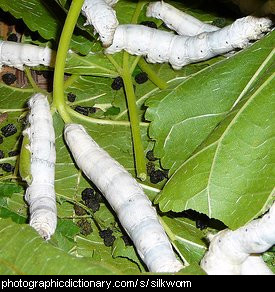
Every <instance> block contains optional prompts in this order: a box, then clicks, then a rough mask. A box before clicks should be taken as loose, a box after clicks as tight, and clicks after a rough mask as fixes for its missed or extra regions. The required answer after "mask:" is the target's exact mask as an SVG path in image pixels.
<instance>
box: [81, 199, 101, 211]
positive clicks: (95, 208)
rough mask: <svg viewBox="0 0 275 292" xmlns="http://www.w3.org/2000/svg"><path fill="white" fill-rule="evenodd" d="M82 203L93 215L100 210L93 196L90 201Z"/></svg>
mask: <svg viewBox="0 0 275 292" xmlns="http://www.w3.org/2000/svg"><path fill="white" fill-rule="evenodd" d="M84 203H85V205H86V206H87V207H88V208H90V209H91V210H92V211H93V212H94V213H95V212H96V211H98V210H99V208H100V204H99V202H98V200H97V198H96V197H95V196H93V197H92V198H91V199H88V200H86V201H85V202H84Z"/></svg>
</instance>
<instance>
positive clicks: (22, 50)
mask: <svg viewBox="0 0 275 292" xmlns="http://www.w3.org/2000/svg"><path fill="white" fill-rule="evenodd" d="M54 59H55V55H54V53H53V51H52V50H51V49H50V48H48V47H45V48H44V47H39V46H35V45H30V44H22V43H16V42H9V41H0V69H1V67H2V66H3V65H6V66H10V67H14V68H17V69H19V70H24V65H26V66H38V65H44V66H53V65H54Z"/></svg>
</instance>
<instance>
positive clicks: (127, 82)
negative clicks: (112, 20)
mask: <svg viewBox="0 0 275 292" xmlns="http://www.w3.org/2000/svg"><path fill="white" fill-rule="evenodd" d="M122 78H123V82H124V87H125V92H126V99H127V105H128V110H129V117H130V123H131V132H132V139H133V144H134V154H135V163H136V172H137V177H138V178H140V179H141V180H145V179H146V162H145V156H144V149H143V145H142V139H141V132H140V127H139V116H138V111H137V105H136V96H135V92H134V87H133V83H132V76H131V73H130V71H129V54H128V53H126V52H124V55H123V74H122Z"/></svg>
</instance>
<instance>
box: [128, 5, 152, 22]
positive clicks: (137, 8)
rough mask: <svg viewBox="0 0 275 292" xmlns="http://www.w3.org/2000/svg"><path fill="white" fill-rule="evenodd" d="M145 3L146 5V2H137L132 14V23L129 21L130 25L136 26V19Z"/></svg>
mask: <svg viewBox="0 0 275 292" xmlns="http://www.w3.org/2000/svg"><path fill="white" fill-rule="evenodd" d="M147 3H148V1H139V2H138V4H137V6H136V9H135V12H134V15H133V17H132V21H131V23H132V24H136V23H137V21H138V17H139V15H140V12H141V10H142V9H143V7H144V5H145V4H147Z"/></svg>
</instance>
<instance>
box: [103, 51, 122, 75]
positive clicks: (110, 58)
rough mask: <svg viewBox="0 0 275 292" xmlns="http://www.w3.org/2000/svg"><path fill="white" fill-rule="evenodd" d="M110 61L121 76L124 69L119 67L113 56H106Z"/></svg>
mask: <svg viewBox="0 0 275 292" xmlns="http://www.w3.org/2000/svg"><path fill="white" fill-rule="evenodd" d="M105 56H106V57H107V58H108V60H109V61H110V62H111V63H112V65H113V66H114V67H115V68H116V70H117V72H118V74H119V75H121V74H122V68H121V67H120V66H119V65H118V63H117V61H116V60H115V59H114V58H113V56H112V55H109V54H106V55H105Z"/></svg>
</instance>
